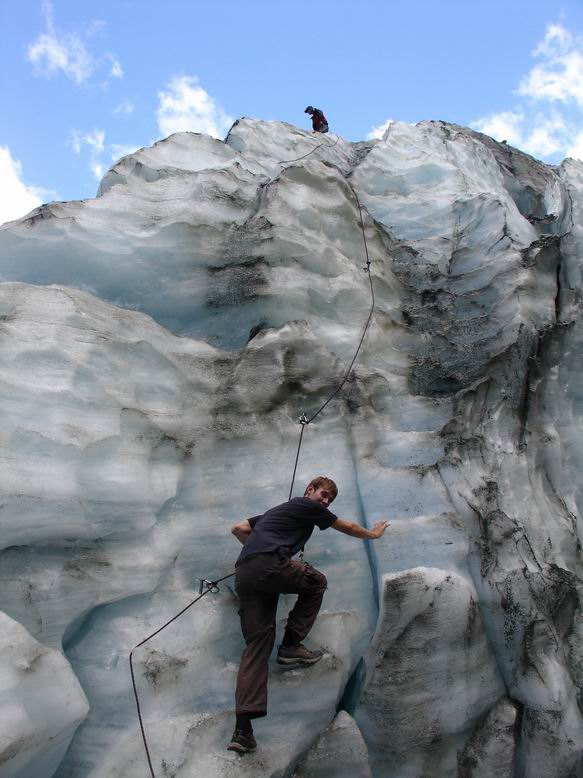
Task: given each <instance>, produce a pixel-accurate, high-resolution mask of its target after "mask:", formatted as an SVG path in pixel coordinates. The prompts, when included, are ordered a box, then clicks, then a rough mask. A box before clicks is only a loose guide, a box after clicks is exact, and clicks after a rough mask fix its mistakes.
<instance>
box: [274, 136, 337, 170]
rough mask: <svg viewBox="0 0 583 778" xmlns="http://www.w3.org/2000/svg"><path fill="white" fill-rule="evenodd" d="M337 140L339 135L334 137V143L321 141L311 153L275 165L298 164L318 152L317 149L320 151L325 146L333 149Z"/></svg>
mask: <svg viewBox="0 0 583 778" xmlns="http://www.w3.org/2000/svg"><path fill="white" fill-rule="evenodd" d="M339 140H340V135H337V136H336V140H335V141H334V143H327V142H326V141H322V143H320V144H318V145H317V146H315V147H314V148H313V149H312V150H311V151H308V153H307V154H304V155H303V156H302V157H298V158H297V159H280V160H279V162H278V163H277V164H278V165H287V164H288V163H290V162H299V161H300V160H301V159H305V158H306V157H309V156H310V154H313V153H314V151H318V149H321V148H322V146H326V147H327V148H329V149H333V148H334V146H335V145H336V144H337V143H338V141H339Z"/></svg>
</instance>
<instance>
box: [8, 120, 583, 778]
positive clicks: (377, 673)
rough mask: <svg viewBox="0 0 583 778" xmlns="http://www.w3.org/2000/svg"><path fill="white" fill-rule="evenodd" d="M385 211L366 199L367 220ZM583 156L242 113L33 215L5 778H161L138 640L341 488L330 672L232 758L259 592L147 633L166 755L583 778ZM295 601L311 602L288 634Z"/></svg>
mask: <svg viewBox="0 0 583 778" xmlns="http://www.w3.org/2000/svg"><path fill="white" fill-rule="evenodd" d="M359 204H360V207H359ZM582 214H583V165H582V164H581V163H580V162H577V161H575V160H569V159H568V160H565V161H564V162H563V163H562V164H561V165H560V166H548V165H545V164H543V163H541V162H538V161H537V160H535V159H533V158H532V157H529V156H528V155H526V154H523V153H522V152H520V151H518V150H517V149H514V148H512V147H511V146H509V145H507V144H498V143H496V142H495V141H493V140H492V139H490V138H488V137H487V136H485V135H481V134H479V133H476V132H473V131H471V130H468V129H466V128H463V127H459V126H456V125H452V124H447V123H444V122H430V121H427V122H421V123H419V124H418V125H416V126H411V125H407V124H401V123H394V124H393V125H391V126H390V128H389V130H388V131H387V133H386V134H385V136H384V138H383V139H382V140H378V141H369V142H362V143H348V142H346V141H344V140H343V139H342V138H340V137H338V136H335V135H333V134H330V135H328V136H318V135H313V134H311V133H306V132H304V131H302V130H299V129H298V128H296V127H293V126H291V125H288V124H284V123H282V122H262V121H258V120H254V119H241V120H240V121H238V122H236V123H235V125H234V126H233V127H232V128H231V130H230V132H229V134H228V136H227V138H226V139H225V141H224V142H223V141H218V140H216V139H213V138H210V137H208V136H204V135H197V134H193V133H177V134H175V135H172V136H170V137H169V138H167V139H165V140H162V141H160V142H158V143H156V144H154V145H153V146H151V147H149V148H144V149H141V150H139V151H137V152H135V153H134V154H132V155H130V156H128V157H125V158H123V159H122V160H120V161H119V162H118V163H117V164H116V165H114V166H113V167H112V168H111V170H109V171H108V173H107V174H106V175H105V177H104V179H103V180H102V182H101V185H100V187H99V191H98V194H97V197H96V198H95V199H92V200H86V201H78V202H66V203H49V204H48V205H44V206H42V207H41V208H38V209H36V210H35V211H32V212H31V213H30V214H29V215H28V216H26V217H25V218H23V219H20V220H19V221H15V222H10V223H7V224H5V225H3V226H2V227H1V228H0V281H1V282H0V358H1V360H2V365H3V370H2V375H1V376H0V408H1V411H2V435H0V474H1V476H2V477H1V478H0V490H1V499H0V526H1V528H2V532H1V534H0V541H1V550H0V611H1V612H0V619H1V620H2V624H3V630H2V635H3V637H2V640H0V687H1V688H2V691H3V694H2V700H1V701H0V778H9V777H10V778H45V777H46V778H50V777H51V776H55V777H56V778H87V777H89V778H114V776H119V778H122V776H123V778H132V776H136V777H137V776H139V778H143V776H144V775H146V774H147V769H148V768H147V763H146V760H145V755H144V750H143V745H142V741H141V738H140V733H139V728H138V722H137V717H136V711H135V705H134V700H133V696H132V691H131V682H130V676H129V668H128V662H127V658H128V654H129V651H130V649H131V648H132V647H133V646H135V645H136V644H137V643H139V642H140V641H141V640H143V638H144V637H145V636H146V635H148V634H150V633H151V632H153V631H154V630H155V629H156V628H157V627H158V626H160V625H161V624H162V623H164V622H165V621H166V620H168V619H169V618H170V617H171V616H172V615H173V614H174V613H176V612H178V611H179V610H180V609H181V608H183V607H184V606H185V605H187V604H188V603H189V602H190V601H191V600H192V599H193V598H194V596H196V594H197V592H198V585H199V579H201V578H206V579H210V580H213V579H216V578H218V577H220V576H222V575H225V574H227V573H228V572H230V571H231V570H232V568H233V564H234V561H235V559H236V555H237V553H238V549H237V543H236V541H235V539H234V538H233V537H232V536H231V535H230V533H229V529H230V526H231V525H232V524H233V523H234V522H235V521H238V520H241V519H242V518H245V517H246V516H251V515H255V514H258V513H262V512H263V511H264V510H266V509H267V508H268V507H270V506H272V505H274V504H277V503H279V502H282V501H284V500H285V499H286V498H287V493H288V489H289V484H290V478H291V472H292V468H293V462H294V457H295V452H296V446H297V442H298V436H299V425H298V422H297V420H298V417H299V416H300V414H301V413H302V412H306V413H307V414H308V415H309V414H310V411H313V410H315V409H316V408H318V407H319V406H320V405H321V404H322V403H323V402H324V400H325V399H326V398H327V397H328V396H329V395H330V394H331V392H332V391H333V390H334V388H335V387H336V386H337V384H338V382H339V380H341V378H342V376H343V375H344V372H345V370H346V368H347V366H348V364H349V363H350V360H351V358H352V355H353V353H354V349H355V347H356V344H357V342H358V340H359V338H360V335H361V333H362V328H363V325H364V322H365V321H366V318H367V315H368V311H369V309H370V287H369V281H368V275H367V273H366V272H365V270H363V266H364V265H365V262H366V256H365V244H364V242H363V231H362V229H361V215H362V226H363V228H364V233H365V237H366V248H367V250H368V254H369V257H370V260H371V266H370V273H371V278H372V282H373V286H374V291H375V308H374V313H373V316H372V319H371V324H370V327H369V329H368V331H367V333H366V338H365V340H364V344H363V347H362V350H361V353H360V354H359V358H358V361H357V363H356V365H355V368H354V371H353V372H352V374H351V377H350V379H349V380H348V381H347V383H346V385H345V387H344V388H343V390H342V392H341V393H340V394H339V396H338V397H336V398H335V399H334V400H333V402H332V403H331V404H330V405H329V406H327V408H326V409H325V411H324V412H323V413H322V414H321V415H320V416H318V418H317V419H316V420H315V421H314V423H313V424H311V425H309V426H308V427H307V429H306V430H305V436H304V443H303V446H302V451H301V457H300V461H299V465H298V474H297V478H296V483H295V494H301V493H302V490H303V487H304V485H305V483H306V482H307V481H308V480H309V479H310V478H311V477H313V476H314V475H318V474H320V473H325V474H326V475H329V476H330V477H332V478H334V480H335V481H336V482H337V483H338V484H339V487H340V492H339V495H338V498H337V500H336V502H335V504H334V512H335V513H337V514H338V515H340V516H342V517H343V518H344V517H345V518H349V519H354V520H356V521H359V522H360V523H362V524H365V525H367V526H372V524H373V523H374V522H375V521H377V520H379V519H382V518H388V519H389V520H390V522H391V526H390V528H389V530H388V531H387V533H386V534H385V536H384V537H383V538H382V539H381V540H379V541H376V542H375V543H374V544H370V543H364V542H360V541H356V540H354V539H352V538H348V537H346V536H343V535H341V534H340V533H335V532H331V531H328V532H325V533H320V532H316V533H315V534H314V536H313V537H312V539H311V540H310V543H309V546H308V549H307V551H308V556H309V561H310V562H311V563H312V564H314V565H315V566H316V567H318V568H319V569H321V570H322V571H323V572H324V573H325V574H326V576H327V578H328V591H327V593H326V596H325V600H324V606H323V611H322V612H321V614H320V616H319V618H318V621H317V623H316V626H315V628H314V630H313V632H312V634H311V636H310V642H311V644H316V645H321V646H324V647H325V649H326V653H325V657H324V659H323V660H322V661H321V662H320V663H319V664H318V665H316V666H315V667H313V668H311V669H309V670H299V669H296V670H291V671H290V670H287V671H282V670H281V669H278V668H277V667H276V666H275V665H274V666H273V668H272V671H271V675H270V688H269V694H270V699H269V705H270V712H269V715H268V717H267V718H266V719H262V720H261V721H259V722H258V723H257V725H256V735H257V738H258V741H259V749H258V750H257V752H256V753H255V754H253V755H248V756H246V757H245V758H243V759H240V758H238V757H237V756H235V755H234V754H232V753H228V752H226V751H225V745H226V740H227V738H228V736H229V734H230V731H231V728H232V725H233V704H234V703H233V692H234V683H235V677H236V671H237V663H238V660H239V656H240V652H241V649H242V638H241V635H240V629H239V622H238V616H237V598H236V595H235V593H234V592H233V591H232V590H231V589H230V588H229V585H228V584H229V582H225V585H223V586H222V587H221V592H220V593H218V594H209V595H208V596H205V598H204V599H203V600H202V601H201V603H200V604H198V605H196V606H195V607H194V608H192V609H190V610H189V611H188V612H187V613H186V614H185V615H184V616H183V617H182V618H181V620H179V621H178V622H176V623H175V624H173V625H172V626H171V627H169V628H168V629H167V630H165V631H164V632H162V633H161V634H160V635H159V636H158V637H156V638H154V639H153V640H152V641H150V642H148V644H147V645H145V646H143V647H142V648H141V649H139V650H138V652H136V660H135V662H136V671H137V680H138V685H139V689H140V699H141V704H142V710H143V715H144V722H145V727H146V731H147V734H148V741H149V746H150V750H151V754H152V758H153V763H154V767H155V769H156V773H157V775H160V776H176V778H181V777H182V776H193V775H194V776H205V778H215V777H217V778H218V777H219V776H227V775H228V776H233V775H236V776H241V777H243V776H253V777H254V778H255V777H256V776H257V777H259V776H265V778H267V777H268V776H269V777H273V778H275V776H286V775H287V776H292V775H295V776H296V778H326V777H330V778H331V777H332V776H334V777H335V778H338V777H343V776H346V778H348V776H351V778H354V777H355V776H356V777H357V778H361V777H362V778H369V777H370V778H372V777H374V778H421V776H431V777H432V778H442V777H443V778H449V777H450V776H452V777H453V776H456V777H458V776H459V778H470V776H471V777H472V778H478V776H479V777H481V776H491V775H493V774H496V775H497V776H508V778H510V777H512V778H514V777H516V778H518V777H519V776H520V778H524V776H527V777H528V778H543V776H544V778H547V777H548V776H550V775H553V776H556V778H562V777H564V778H567V776H573V775H579V774H582V772H581V771H582V770H583V760H582V757H581V753H582V748H583V728H582V720H581V709H582V702H583V701H582V697H581V689H582V686H583V649H582V648H581V646H582V640H581V638H582V634H581V633H582V611H581V593H582V563H581V544H580V537H581V531H582V530H581V509H582V508H583V503H582V499H583V493H582V489H581V478H580V473H581V470H582V466H583V423H582V416H583V392H582V390H581V388H580V387H581V383H582V382H581V373H582V372H583V362H582V353H583V351H582V346H583V330H582V324H581V301H582V278H581V267H582V263H583V227H582V224H583V219H582ZM289 605H290V601H289V598H287V597H282V602H281V608H280V612H279V620H278V626H279V628H281V625H282V624H283V621H284V618H285V614H286V608H288V607H289Z"/></svg>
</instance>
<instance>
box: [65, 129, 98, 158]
mask: <svg viewBox="0 0 583 778" xmlns="http://www.w3.org/2000/svg"><path fill="white" fill-rule="evenodd" d="M71 145H72V147H73V151H74V152H75V154H80V153H81V148H82V146H84V145H85V146H89V147H90V148H91V149H92V153H93V154H101V152H102V151H103V150H104V148H105V130H99V129H95V130H93V131H92V132H86V133H82V132H79V130H71Z"/></svg>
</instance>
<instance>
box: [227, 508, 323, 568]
mask: <svg viewBox="0 0 583 778" xmlns="http://www.w3.org/2000/svg"><path fill="white" fill-rule="evenodd" d="M337 518H338V517H337V516H335V515H334V514H333V513H332V511H329V510H328V508H324V506H323V505H320V503H318V502H315V501H314V500H310V499H309V498H308V497H294V498H293V499H292V500H289V502H284V503H282V504H281V505H276V506H275V508H270V509H269V510H268V511H267V512H266V513H264V514H263V515H262V516H254V517H253V518H252V519H249V524H251V528H252V530H253V531H252V532H251V535H249V539H248V540H247V542H246V543H245V545H244V546H243V550H242V551H241V554H240V555H239V559H238V560H237V564H239V562H242V561H243V559H247V558H248V557H250V556H255V555H256V554H266V553H269V552H271V551H280V552H281V553H282V554H285V555H286V556H289V557H292V556H293V555H294V554H297V552H298V551H299V550H300V549H301V548H303V547H304V546H305V544H306V543H307V542H308V540H309V539H310V535H311V534H312V532H313V531H314V527H315V526H317V527H319V528H320V529H328V527H330V526H331V525H332V524H334V522H335V521H336V519H337Z"/></svg>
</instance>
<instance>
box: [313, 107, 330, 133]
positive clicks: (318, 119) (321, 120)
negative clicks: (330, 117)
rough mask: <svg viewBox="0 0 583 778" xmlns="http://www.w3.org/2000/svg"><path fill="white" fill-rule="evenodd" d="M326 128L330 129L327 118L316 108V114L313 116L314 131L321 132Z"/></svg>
mask: <svg viewBox="0 0 583 778" xmlns="http://www.w3.org/2000/svg"><path fill="white" fill-rule="evenodd" d="M324 127H326V129H327V128H328V122H327V121H326V117H325V116H324V114H323V113H322V111H321V110H320V109H319V108H314V113H313V114H312V129H313V130H314V131H315V132H321V130H323V129H324Z"/></svg>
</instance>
